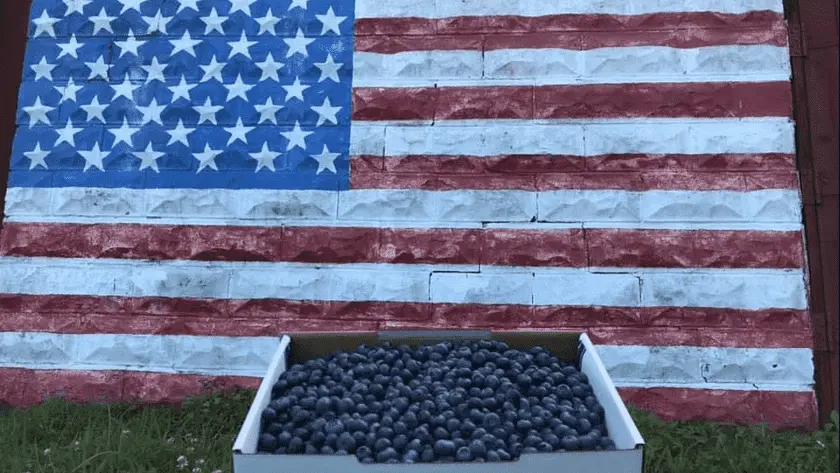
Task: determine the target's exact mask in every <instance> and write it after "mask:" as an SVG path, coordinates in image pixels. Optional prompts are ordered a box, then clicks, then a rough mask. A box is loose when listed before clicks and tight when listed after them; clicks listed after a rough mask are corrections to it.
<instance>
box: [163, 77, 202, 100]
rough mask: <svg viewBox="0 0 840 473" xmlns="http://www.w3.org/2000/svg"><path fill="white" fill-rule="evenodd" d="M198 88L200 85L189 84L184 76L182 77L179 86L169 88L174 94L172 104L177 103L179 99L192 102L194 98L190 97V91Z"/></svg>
mask: <svg viewBox="0 0 840 473" xmlns="http://www.w3.org/2000/svg"><path fill="white" fill-rule="evenodd" d="M197 86H198V84H187V79H186V78H185V77H184V76H181V82H180V83H179V84H178V85H173V86H172V87H170V88H169V90H170V91H171V92H172V100H171V102H175V101H176V100H178V99H187V100H192V97H190V91H191V90H192V89H193V88H195V87H197Z"/></svg>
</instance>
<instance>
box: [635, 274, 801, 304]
mask: <svg viewBox="0 0 840 473" xmlns="http://www.w3.org/2000/svg"><path fill="white" fill-rule="evenodd" d="M641 277H642V305H645V306H675V307H721V308H736V309H753V310H758V309H770V308H778V309H782V308H789V309H804V308H805V307H806V303H805V287H804V279H803V274H802V272H801V271H772V272H771V271H770V270H765V271H761V270H730V271H728V272H720V271H718V272H710V271H699V270H698V271H696V272H680V273H675V272H668V271H650V272H646V273H643V274H642V275H641Z"/></svg>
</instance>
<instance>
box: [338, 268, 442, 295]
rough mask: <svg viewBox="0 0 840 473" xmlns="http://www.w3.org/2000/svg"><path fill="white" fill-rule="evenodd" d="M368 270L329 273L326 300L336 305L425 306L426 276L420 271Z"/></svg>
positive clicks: (423, 270) (425, 272) (426, 293)
mask: <svg viewBox="0 0 840 473" xmlns="http://www.w3.org/2000/svg"><path fill="white" fill-rule="evenodd" d="M387 271H388V273H387V274H388V276H387V277H382V275H383V271H382V270H377V269H376V268H375V265H374V267H372V268H371V269H354V270H332V271H330V293H329V294H330V298H331V299H332V300H336V301H382V302H390V301H394V302H426V301H428V300H429V274H430V271H429V270H428V269H424V268H418V269H412V270H408V269H407V270H405V271H399V270H397V271H394V270H393V269H390V268H389V269H388V270H387Z"/></svg>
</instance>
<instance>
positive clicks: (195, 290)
mask: <svg viewBox="0 0 840 473" xmlns="http://www.w3.org/2000/svg"><path fill="white" fill-rule="evenodd" d="M230 279H231V272H230V271H229V270H223V269H214V268H209V267H207V268H200V267H196V266H192V265H190V266H180V265H177V264H171V265H166V266H163V267H159V268H156V267H154V266H140V265H137V266H135V267H134V268H133V269H132V271H131V294H132V295H135V296H162V297H199V298H201V297H219V296H224V295H225V294H227V292H228V290H227V288H228V285H229V283H230Z"/></svg>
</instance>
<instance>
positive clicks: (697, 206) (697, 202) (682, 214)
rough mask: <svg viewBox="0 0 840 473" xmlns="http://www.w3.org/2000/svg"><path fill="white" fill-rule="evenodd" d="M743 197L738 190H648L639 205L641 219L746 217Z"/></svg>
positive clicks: (732, 218) (705, 220) (707, 220)
mask: <svg viewBox="0 0 840 473" xmlns="http://www.w3.org/2000/svg"><path fill="white" fill-rule="evenodd" d="M744 200H745V196H744V194H743V193H740V192H728V191H648V192H644V193H641V196H640V205H641V214H642V219H643V220H645V221H651V222H733V221H744V220H747V218H748V217H747V215H746V213H745V205H744Z"/></svg>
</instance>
